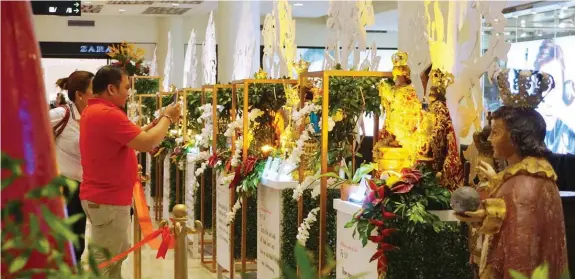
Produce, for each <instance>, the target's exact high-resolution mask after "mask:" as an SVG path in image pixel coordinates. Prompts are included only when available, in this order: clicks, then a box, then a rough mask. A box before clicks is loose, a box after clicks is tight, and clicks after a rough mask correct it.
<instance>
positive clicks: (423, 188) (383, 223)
mask: <svg viewBox="0 0 575 279" xmlns="http://www.w3.org/2000/svg"><path fill="white" fill-rule="evenodd" d="M388 174H390V175H389V176H388V178H387V179H384V180H383V179H377V180H370V181H368V185H369V188H370V191H369V193H368V195H367V196H366V198H365V200H364V201H363V204H362V208H361V209H360V210H359V211H358V212H356V213H355V214H354V216H353V218H352V220H351V221H349V222H348V223H347V224H346V225H345V227H346V228H354V232H353V235H354V237H355V235H356V234H357V235H359V238H360V239H361V242H362V244H363V246H365V245H367V243H368V241H371V242H373V243H375V244H377V252H376V253H375V254H374V255H373V256H372V257H371V259H370V261H374V260H377V270H378V273H379V274H385V273H386V272H387V257H386V255H385V252H387V251H390V250H392V249H395V248H396V247H395V246H393V245H391V244H389V243H388V242H387V240H386V238H387V237H389V236H391V235H392V234H393V233H395V232H396V231H397V230H398V229H401V231H402V232H405V233H411V232H413V231H414V230H415V228H416V227H418V226H432V227H433V228H434V229H435V231H439V230H440V229H442V227H443V226H444V223H443V222H439V217H437V216H436V215H433V214H431V213H430V212H429V211H428V209H429V208H431V207H434V206H437V207H448V206H449V199H450V196H451V195H450V193H449V191H448V190H446V189H444V188H443V187H441V186H440V185H439V181H438V180H437V178H436V175H435V173H434V172H433V171H432V170H431V169H430V168H428V167H427V166H425V165H418V166H416V167H415V168H413V169H411V168H409V169H408V168H406V169H403V170H402V171H401V173H393V172H388ZM374 230H375V234H374Z"/></svg>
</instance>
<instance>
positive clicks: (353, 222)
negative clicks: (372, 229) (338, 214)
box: [343, 218, 355, 229]
mask: <svg viewBox="0 0 575 279" xmlns="http://www.w3.org/2000/svg"><path fill="white" fill-rule="evenodd" d="M354 224H355V218H354V219H353V220H351V221H349V222H347V223H345V226H343V227H344V228H346V229H349V228H351V227H353V225H354Z"/></svg>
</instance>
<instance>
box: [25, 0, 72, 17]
mask: <svg viewBox="0 0 575 279" xmlns="http://www.w3.org/2000/svg"><path fill="white" fill-rule="evenodd" d="M32 12H33V13H34V14H35V15H56V16H81V15H82V2H81V1H32Z"/></svg>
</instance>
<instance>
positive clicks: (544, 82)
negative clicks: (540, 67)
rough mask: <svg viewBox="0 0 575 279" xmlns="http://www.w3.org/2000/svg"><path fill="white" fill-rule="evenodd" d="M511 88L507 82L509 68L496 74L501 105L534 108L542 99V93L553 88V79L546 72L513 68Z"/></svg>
mask: <svg viewBox="0 0 575 279" xmlns="http://www.w3.org/2000/svg"><path fill="white" fill-rule="evenodd" d="M513 72H514V74H515V76H514V78H513V89H514V90H516V91H517V92H511V89H510V83H509V69H503V70H502V71H501V72H500V73H499V74H498V75H497V87H498V88H499V96H500V97H501V100H502V101H503V105H504V106H507V107H515V108H536V107H537V106H538V105H539V103H541V101H543V98H544V96H543V94H544V93H546V92H548V91H549V90H551V89H553V88H555V80H554V79H553V77H552V76H551V75H549V74H546V73H541V72H537V71H535V72H532V71H529V70H513Z"/></svg>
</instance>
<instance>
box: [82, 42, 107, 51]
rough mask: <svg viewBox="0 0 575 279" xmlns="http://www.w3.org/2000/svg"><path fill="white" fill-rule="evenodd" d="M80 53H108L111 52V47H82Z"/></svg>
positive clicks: (91, 45) (90, 45)
mask: <svg viewBox="0 0 575 279" xmlns="http://www.w3.org/2000/svg"><path fill="white" fill-rule="evenodd" d="M80 52H82V53H108V52H110V46H109V45H93V44H89V45H81V46H80Z"/></svg>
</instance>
